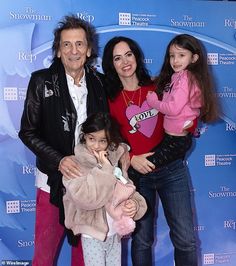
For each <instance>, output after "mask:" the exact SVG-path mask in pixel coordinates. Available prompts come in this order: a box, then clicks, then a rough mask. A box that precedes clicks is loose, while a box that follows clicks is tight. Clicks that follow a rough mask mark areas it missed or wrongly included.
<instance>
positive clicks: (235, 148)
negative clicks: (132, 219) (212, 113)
mask: <svg viewBox="0 0 236 266" xmlns="http://www.w3.org/2000/svg"><path fill="white" fill-rule="evenodd" d="M70 13H75V14H77V16H78V17H80V18H82V19H84V20H86V21H89V22H90V23H92V24H93V25H95V27H96V28H97V31H98V33H99V36H100V48H101V49H100V57H99V58H98V60H97V64H96V66H97V68H98V69H99V70H101V55H102V50H103V47H104V45H105V43H106V42H107V41H108V40H109V39H110V38H111V37H113V36H116V35H124V36H128V37H131V38H133V39H135V40H136V41H137V42H138V43H139V44H140V46H141V47H142V48H143V51H144V54H145V62H146V64H147V67H148V69H149V70H150V72H151V74H152V75H157V74H158V72H159V71H160V66H161V64H162V60H163V56H164V52H165V49H166V45H167V43H168V42H169V41H170V39H171V38H172V37H173V36H175V35H176V34H180V33H189V34H192V35H194V36H195V37H197V38H199V39H200V40H201V41H202V42H203V43H204V45H205V47H206V50H207V53H208V54H207V56H208V63H209V67H210V68H211V69H212V72H213V74H214V78H215V84H216V85H215V86H216V93H217V97H218V99H219V101H220V103H221V107H222V112H221V119H220V121H219V122H218V123H216V124H214V125H208V124H201V125H200V126H199V129H198V134H197V135H196V138H195V141H194V145H193V149H192V151H191V153H190V154H189V156H188V158H187V160H188V165H189V170H190V174H191V177H192V185H193V189H192V191H193V195H194V197H193V205H194V214H195V231H196V234H197V235H198V239H199V250H200V256H201V264H202V265H222V266H223V265H225V266H234V265H236V111H235V110H236V101H235V99H236V48H235V47H236V2H234V1H197V0H196V1H190V0H169V1H165V0H146V1H141V0H135V1H134V0H126V1H115V0H111V1H106V0H86V1H85V0H84V1H83V0H71V1H69V0H51V1H47V0H41V1H35V0H19V1H15V0H1V9H0V265H31V259H32V254H33V248H34V219H35V187H34V177H35V158H34V155H33V154H32V153H31V152H30V151H29V150H28V149H27V148H25V147H24V145H23V144H22V143H21V141H20V140H19V138H18V136H17V133H18V131H19V125H20V117H21V113H22V109H23V103H24V99H25V95H26V89H27V84H28V81H29V78H30V74H31V72H32V71H34V70H37V69H40V68H45V67H48V66H49V65H50V62H51V45H52V38H53V34H52V32H53V29H54V27H55V26H56V24H57V22H58V21H59V20H60V19H61V18H62V17H63V16H64V15H66V14H70ZM156 235H157V242H156V246H155V262H156V263H155V264H156V265H162V266H172V265H174V262H173V248H172V245H171V242H170V240H169V235H168V227H167V225H166V222H165V218H164V216H163V211H162V207H161V203H159V208H158V219H157V227H156ZM42 256H43V254H42ZM69 261H70V247H69V246H68V244H67V241H65V242H64V244H63V247H62V251H61V254H60V257H59V261H58V265H59V266H65V265H66V266H67V265H70V263H69ZM123 261H124V265H131V262H130V239H129V238H127V239H125V240H124V253H123Z"/></svg>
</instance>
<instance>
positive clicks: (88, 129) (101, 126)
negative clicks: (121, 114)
mask: <svg viewBox="0 0 236 266" xmlns="http://www.w3.org/2000/svg"><path fill="white" fill-rule="evenodd" d="M100 130H105V135H106V139H107V141H108V147H109V149H111V150H114V149H117V148H118V146H119V144H120V143H121V142H122V141H123V139H122V137H121V135H120V129H119V125H118V123H117V122H116V121H115V120H114V119H113V118H112V117H111V115H110V114H109V113H105V112H98V113H94V114H91V115H90V116H88V117H87V119H86V120H85V122H84V123H83V124H82V127H81V132H82V133H81V134H80V143H85V138H84V135H85V134H89V133H93V132H97V131H100Z"/></svg>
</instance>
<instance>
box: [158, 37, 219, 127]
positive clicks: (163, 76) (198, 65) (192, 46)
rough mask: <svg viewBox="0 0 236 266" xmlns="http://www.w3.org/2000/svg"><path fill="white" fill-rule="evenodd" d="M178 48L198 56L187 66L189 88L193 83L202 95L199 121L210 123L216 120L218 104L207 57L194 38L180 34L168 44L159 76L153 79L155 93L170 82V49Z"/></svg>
mask: <svg viewBox="0 0 236 266" xmlns="http://www.w3.org/2000/svg"><path fill="white" fill-rule="evenodd" d="M173 45H174V46H179V47H181V48H184V49H187V50H189V51H190V52H192V54H197V55H198V60H197V61H196V62H194V63H191V64H189V65H188V67H187V70H188V71H189V77H190V80H189V86H190V88H191V85H192V84H194V83H195V82H196V83H197V85H198V86H199V88H200V90H201V93H202V103H203V105H202V108H201V114H200V119H201V120H202V121H203V122H212V121H215V120H216V119H217V118H218V103H217V100H216V96H215V94H214V90H213V81H212V75H211V74H210V70H209V68H208V65H207V56H206V52H205V48H204V46H203V45H202V43H201V42H200V41H199V40H198V39H197V38H195V37H193V36H191V35H189V34H180V35H177V36H175V37H174V38H173V39H172V40H171V41H170V42H169V44H168V46H167V48H166V53H165V57H164V62H163V65H162V68H161V72H160V75H159V76H158V77H156V78H155V82H156V84H157V93H158V94H162V93H163V91H165V88H166V86H167V85H168V84H170V82H171V76H172V74H173V73H174V71H173V69H172V67H171V65H170V54H169V51H170V47H171V46H173Z"/></svg>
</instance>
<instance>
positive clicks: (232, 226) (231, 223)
mask: <svg viewBox="0 0 236 266" xmlns="http://www.w3.org/2000/svg"><path fill="white" fill-rule="evenodd" d="M224 228H228V229H233V230H235V229H236V222H235V221H234V220H228V221H224Z"/></svg>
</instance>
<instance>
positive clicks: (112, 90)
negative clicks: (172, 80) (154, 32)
mask: <svg viewBox="0 0 236 266" xmlns="http://www.w3.org/2000/svg"><path fill="white" fill-rule="evenodd" d="M120 42H125V43H127V44H128V46H129V48H130V50H131V51H132V52H133V54H134V56H135V59H136V62H137V69H136V74H137V78H138V81H139V86H143V85H148V84H151V83H152V80H151V77H150V75H149V73H148V70H147V69H146V67H145V64H144V55H143V52H142V50H141V48H140V47H139V45H138V44H137V43H136V42H135V41H134V40H132V39H130V38H127V37H124V36H118V37H114V38H112V39H110V40H109V41H108V42H107V44H106V45H105V48H104V51H103V57H102V68H103V72H104V74H105V80H106V88H107V95H108V97H109V98H110V99H114V98H115V97H116V96H117V95H118V93H119V92H120V91H122V90H123V85H122V83H121V80H120V78H119V76H118V74H117V72H116V70H115V67H114V64H113V50H114V47H115V46H116V44H118V43H120Z"/></svg>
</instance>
